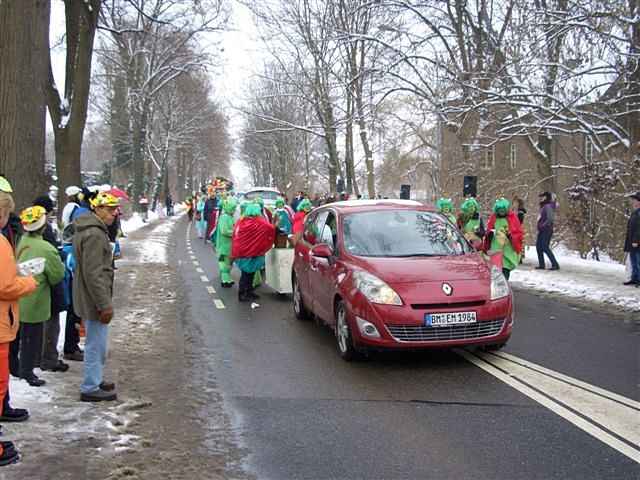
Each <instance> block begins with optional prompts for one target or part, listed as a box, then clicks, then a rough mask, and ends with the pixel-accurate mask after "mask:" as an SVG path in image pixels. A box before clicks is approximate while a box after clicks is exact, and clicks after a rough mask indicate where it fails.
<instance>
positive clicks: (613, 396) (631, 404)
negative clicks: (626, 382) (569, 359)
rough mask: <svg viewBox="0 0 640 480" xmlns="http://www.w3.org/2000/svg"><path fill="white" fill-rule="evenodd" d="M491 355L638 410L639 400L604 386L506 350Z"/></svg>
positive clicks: (639, 408)
mask: <svg viewBox="0 0 640 480" xmlns="http://www.w3.org/2000/svg"><path fill="white" fill-rule="evenodd" d="M492 354H493V355H495V356H498V357H501V358H504V359H506V360H510V361H512V362H513V363H517V364H519V365H522V366H524V367H527V368H530V369H532V370H535V371H539V372H541V373H544V374H546V375H548V376H550V377H555V378H557V379H559V380H562V381H563V382H565V383H568V384H570V385H575V386H577V387H580V388H583V389H584V390H588V391H590V392H593V393H597V394H598V395H600V396H602V397H606V398H609V399H611V400H615V401H616V402H619V403H622V404H623V405H626V406H628V407H631V408H635V409H637V410H640V402H637V401H635V400H633V399H631V398H627V397H623V396H622V395H618V394H617V393H614V392H610V391H609V390H605V389H604V388H600V387H596V386H595V385H591V384H590V383H587V382H583V381H582V380H578V379H577V378H572V377H569V376H568V375H564V374H562V373H560V372H556V371H554V370H550V369H548V368H545V367H543V366H542V365H538V364H535V363H533V362H529V361H527V360H524V359H522V358H519V357H516V356H515V355H511V354H509V353H506V352H492Z"/></svg>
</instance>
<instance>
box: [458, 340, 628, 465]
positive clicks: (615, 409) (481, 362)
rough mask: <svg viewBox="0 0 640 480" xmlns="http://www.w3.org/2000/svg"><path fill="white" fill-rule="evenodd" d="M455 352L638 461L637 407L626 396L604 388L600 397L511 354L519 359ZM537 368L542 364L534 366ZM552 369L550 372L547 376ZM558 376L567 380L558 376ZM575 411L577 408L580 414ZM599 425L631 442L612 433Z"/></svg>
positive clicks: (571, 380)
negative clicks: (621, 397) (623, 398)
mask: <svg viewBox="0 0 640 480" xmlns="http://www.w3.org/2000/svg"><path fill="white" fill-rule="evenodd" d="M456 352H457V353H458V354H459V355H460V356H462V357H464V358H465V359H466V360H468V361H469V362H471V363H473V364H474V365H476V366H477V367H480V368H481V369H483V370H484V371H486V372H487V373H489V374H491V375H493V376H494V377H496V378H497V379H499V380H501V381H503V382H504V383H506V384H507V385H509V386H511V387H513V388H515V389H516V390H518V391H519V392H520V393H523V394H524V395H526V396H528V397H529V398H531V399H532V400H534V401H536V402H538V403H539V404H541V405H543V406H544V407H546V408H548V409H549V410H551V411H552V412H554V413H555V414H557V415H559V416H561V417H562V418H564V419H565V420H567V421H569V422H571V423H572V424H574V425H575V426H576V427H578V428H580V429H581V430H583V431H585V432H586V433H588V434H589V435H591V436H593V437H595V438H596V439H598V440H600V441H601V442H603V443H605V444H607V445H609V446H610V447H611V448H613V449H615V450H617V451H618V452H620V453H622V454H623V455H625V456H627V457H629V458H630V459H631V460H633V461H635V462H637V463H640V449H638V448H636V447H635V446H639V447H640V429H639V428H638V420H637V419H638V411H637V410H636V409H634V408H631V407H629V406H627V404H628V402H629V401H631V402H632V400H629V399H626V403H625V404H621V403H619V402H617V401H615V400H612V399H611V398H612V396H613V395H614V394H612V393H611V392H607V396H606V397H603V396H601V395H600V394H598V393H594V391H593V389H594V388H597V387H593V386H589V387H591V388H590V389H585V388H582V387H580V386H576V385H578V382H580V381H579V380H575V379H571V377H568V376H566V375H562V374H559V373H556V372H553V371H552V370H549V369H545V371H546V372H549V373H541V372H540V371H536V370H532V369H531V368H527V367H525V366H523V364H522V360H520V359H517V357H513V356H511V358H513V359H517V362H518V363H514V362H513V361H509V360H507V359H506V358H503V357H501V356H496V355H491V354H486V353H478V354H477V356H476V355H473V354H471V353H469V352H467V351H465V350H456ZM528 363H529V362H528ZM530 365H534V364H530ZM536 367H538V366H536ZM540 368H542V367H539V368H537V370H539V369H540ZM551 373H552V374H553V376H550V374H551ZM560 376H562V377H563V378H564V379H568V380H570V382H567V381H563V380H558V378H560ZM553 377H556V378H553ZM581 383H582V382H581ZM586 385H588V384H586ZM599 390H602V389H599ZM574 412H578V413H579V414H580V415H578V414H577V413H574ZM581 415H582V416H581ZM583 416H584V417H586V418H584V417H583ZM587 418H588V419H589V420H587ZM592 422H594V423H592ZM601 426H602V427H604V428H606V429H607V430H609V431H610V432H613V433H615V435H617V436H619V437H621V438H624V439H625V440H626V441H627V442H629V443H631V444H633V445H634V446H631V445H629V444H628V443H626V442H623V441H622V440H620V439H618V438H616V437H615V436H614V435H611V434H610V433H609V432H607V431H606V430H604V428H601Z"/></svg>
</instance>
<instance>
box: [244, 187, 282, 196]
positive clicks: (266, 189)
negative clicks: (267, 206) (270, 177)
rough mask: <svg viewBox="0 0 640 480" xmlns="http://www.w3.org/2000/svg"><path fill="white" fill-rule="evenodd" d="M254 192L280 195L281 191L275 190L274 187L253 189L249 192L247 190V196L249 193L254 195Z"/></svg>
mask: <svg viewBox="0 0 640 480" xmlns="http://www.w3.org/2000/svg"><path fill="white" fill-rule="evenodd" d="M253 192H274V193H280V194H281V192H280V190H278V189H277V188H273V187H253V188H250V189H249V190H247V191H246V192H244V193H245V195H246V194H247V193H253Z"/></svg>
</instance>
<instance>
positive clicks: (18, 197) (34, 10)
mask: <svg viewBox="0 0 640 480" xmlns="http://www.w3.org/2000/svg"><path fill="white" fill-rule="evenodd" d="M49 15H50V3H49V0H22V1H0V173H2V174H4V175H6V177H7V178H8V180H9V181H10V182H11V183H12V186H13V190H14V193H13V196H14V200H15V202H16V207H17V209H21V208H24V207H27V206H29V204H30V203H31V202H32V201H33V199H34V197H36V196H37V195H39V194H42V193H45V192H46V191H47V182H46V178H45V168H44V166H45V156H44V146H45V119H46V117H45V116H46V110H45V93H44V86H45V81H46V78H47V70H46V68H47V63H46V60H45V59H46V58H47V57H48V55H49V50H48V45H49Z"/></svg>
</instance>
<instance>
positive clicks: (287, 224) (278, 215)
mask: <svg viewBox="0 0 640 480" xmlns="http://www.w3.org/2000/svg"><path fill="white" fill-rule="evenodd" d="M273 221H274V225H275V226H276V228H278V230H280V231H281V232H282V233H284V234H285V235H290V234H291V228H292V224H293V219H292V218H291V215H289V212H287V210H286V209H285V208H284V199H283V198H280V197H278V199H277V200H276V209H275V211H274V212H273Z"/></svg>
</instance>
